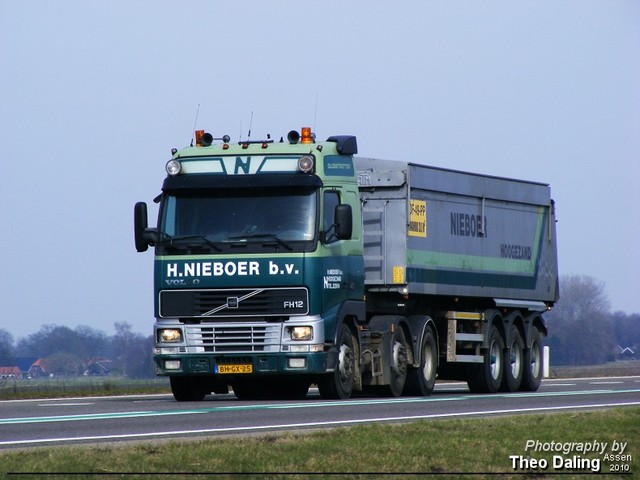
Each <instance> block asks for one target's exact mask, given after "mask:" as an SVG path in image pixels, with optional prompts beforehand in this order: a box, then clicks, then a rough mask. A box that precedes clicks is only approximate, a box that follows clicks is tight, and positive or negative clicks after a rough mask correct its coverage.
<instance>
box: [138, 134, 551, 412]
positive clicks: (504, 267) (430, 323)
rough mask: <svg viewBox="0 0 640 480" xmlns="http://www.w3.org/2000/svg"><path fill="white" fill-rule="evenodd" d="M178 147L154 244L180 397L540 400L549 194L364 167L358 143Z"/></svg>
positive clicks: (160, 341) (510, 184) (518, 184)
mask: <svg viewBox="0 0 640 480" xmlns="http://www.w3.org/2000/svg"><path fill="white" fill-rule="evenodd" d="M215 140H216V139H213V137H212V136H211V135H210V134H208V133H204V132H202V131H198V132H196V146H191V147H187V148H184V149H182V150H179V151H178V150H175V149H174V150H173V152H172V153H173V157H172V159H171V160H170V161H169V162H168V163H167V165H166V170H167V177H166V179H165V181H164V184H163V186H162V193H161V194H160V195H159V196H158V198H157V199H156V201H157V202H159V203H160V208H159V217H158V224H157V227H155V228H149V227H148V221H147V205H146V204H145V203H143V202H139V203H137V204H136V206H135V212H134V220H135V244H136V248H137V250H138V251H145V250H147V248H148V247H149V246H154V247H155V274H154V275H155V287H154V293H155V317H156V322H155V325H154V338H155V348H154V362H155V367H156V371H157V374H158V375H163V376H169V377H170V380H171V388H172V391H173V394H174V397H175V398H176V400H178V401H194V400H202V399H203V398H204V397H205V395H207V394H209V393H212V392H213V393H227V392H228V391H229V387H230V386H231V387H232V388H233V391H234V393H235V395H236V396H237V397H238V398H257V397H268V396H280V397H288V398H296V397H297V398H300V397H304V396H305V395H306V394H307V391H308V389H309V386H310V385H311V384H317V386H318V389H319V392H320V395H321V396H322V397H324V398H348V397H350V396H351V395H352V393H353V392H359V391H365V392H376V393H378V394H386V395H392V396H399V395H403V394H404V395H429V394H430V393H431V392H432V390H433V388H434V384H435V381H436V377H437V378H448V379H458V380H464V381H466V382H467V384H468V386H469V388H470V390H471V391H473V392H496V391H517V390H529V391H532V390H537V389H538V387H539V385H540V381H541V378H542V371H543V356H542V341H543V337H545V336H546V334H547V328H546V326H545V322H544V320H543V317H542V314H543V313H544V312H545V311H546V310H548V309H550V308H551V307H552V306H553V304H554V303H555V302H556V301H557V299H558V272H557V259H556V236H555V211H554V202H553V200H551V197H550V189H549V187H548V185H546V184H542V183H536V182H529V181H522V180H513V179H508V178H500V177H494V176H487V175H479V174H475V173H467V172H460V171H454V170H449V169H444V168H436V167H429V166H425V165H420V164H417V163H407V162H399V161H390V160H378V159H371V158H361V157H354V155H355V154H357V143H356V138H355V137H354V136H347V135H341V136H333V137H329V138H328V139H327V141H325V142H316V140H315V135H313V134H312V133H311V132H310V129H308V128H304V129H302V133H299V132H297V131H291V132H289V134H288V135H287V139H286V140H285V139H283V138H281V139H280V142H274V141H272V140H271V139H267V140H260V141H255V140H252V141H248V140H247V141H240V142H238V143H237V144H231V143H230V141H229V137H228V136H225V137H223V138H221V139H217V140H218V143H214V142H215Z"/></svg>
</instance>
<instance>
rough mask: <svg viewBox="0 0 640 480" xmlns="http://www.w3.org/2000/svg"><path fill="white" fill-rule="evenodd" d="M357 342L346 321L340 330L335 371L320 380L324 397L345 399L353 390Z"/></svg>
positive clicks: (321, 394)
mask: <svg viewBox="0 0 640 480" xmlns="http://www.w3.org/2000/svg"><path fill="white" fill-rule="evenodd" d="M355 343H356V339H355V338H354V336H353V334H352V333H351V330H349V327H347V326H346V325H345V324H344V323H343V324H342V325H340V330H339V331H338V360H337V362H336V366H335V369H334V371H333V372H331V373H325V374H324V375H322V376H321V377H320V379H319V380H318V390H319V391H320V396H321V397H322V398H331V399H344V398H349V397H350V396H351V393H352V392H353V386H354V374H355V370H356V369H355V362H356V358H355V353H354V352H355V348H354V346H355Z"/></svg>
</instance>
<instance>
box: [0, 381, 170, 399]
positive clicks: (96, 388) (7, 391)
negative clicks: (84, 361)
mask: <svg viewBox="0 0 640 480" xmlns="http://www.w3.org/2000/svg"><path fill="white" fill-rule="evenodd" d="M147 393H171V388H170V387H169V379H168V378H160V377H158V378H152V379H143V380H136V379H130V378H126V377H54V378H35V379H2V380H0V400H15V399H28V398H31V399H32V398H58V397H93V396H96V397H97V396H105V395H133V394H147Z"/></svg>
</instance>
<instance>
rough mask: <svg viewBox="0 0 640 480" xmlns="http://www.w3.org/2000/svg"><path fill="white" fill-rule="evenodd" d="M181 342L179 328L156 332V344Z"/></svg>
mask: <svg viewBox="0 0 640 480" xmlns="http://www.w3.org/2000/svg"><path fill="white" fill-rule="evenodd" d="M181 341H182V330H180V329H179V328H163V329H161V330H158V342H160V343H178V342H181Z"/></svg>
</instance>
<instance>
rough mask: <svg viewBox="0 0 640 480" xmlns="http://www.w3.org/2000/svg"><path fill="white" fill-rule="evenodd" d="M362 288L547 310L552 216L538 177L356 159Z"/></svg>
mask: <svg viewBox="0 0 640 480" xmlns="http://www.w3.org/2000/svg"><path fill="white" fill-rule="evenodd" d="M356 168H357V170H358V183H359V186H360V196H361V200H362V202H363V207H362V208H363V210H362V212H363V228H364V235H365V236H364V242H365V245H364V256H365V284H366V286H367V289H368V290H369V291H376V290H379V291H384V290H389V289H398V288H399V285H401V284H402V285H404V286H405V287H406V288H408V291H409V293H410V294H424V295H442V296H453V297H473V298H483V299H489V298H490V299H492V300H494V301H495V303H496V305H498V306H505V307H526V306H527V305H530V306H531V307H532V308H537V307H541V306H542V305H541V304H542V303H544V304H545V305H546V306H550V305H551V304H553V302H555V301H556V300H557V298H558V268H557V255H556V235H555V212H554V206H553V201H552V200H551V197H550V189H549V186H548V185H546V184H542V183H535V182H528V181H522V180H513V179H507V178H498V177H492V176H486V175H478V174H474V173H466V172H459V171H453V170H447V169H442V168H434V167H429V166H425V165H417V164H413V163H406V162H396V161H389V160H376V159H370V158H356Z"/></svg>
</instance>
